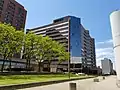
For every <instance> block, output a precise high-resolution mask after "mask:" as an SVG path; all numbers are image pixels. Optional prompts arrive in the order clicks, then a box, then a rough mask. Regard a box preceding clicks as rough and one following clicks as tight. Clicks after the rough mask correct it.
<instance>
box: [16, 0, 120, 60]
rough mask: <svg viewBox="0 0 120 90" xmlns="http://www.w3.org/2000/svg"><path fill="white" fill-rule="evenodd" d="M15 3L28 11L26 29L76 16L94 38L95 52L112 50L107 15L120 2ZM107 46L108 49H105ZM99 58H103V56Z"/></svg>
mask: <svg viewBox="0 0 120 90" xmlns="http://www.w3.org/2000/svg"><path fill="white" fill-rule="evenodd" d="M17 1H18V2H20V3H21V4H22V5H23V6H24V7H25V8H26V10H27V11H28V15H27V21H26V28H34V27H37V26H42V25H45V24H49V23H51V22H52V20H53V19H56V18H59V17H62V16H66V15H72V16H77V17H80V18H81V20H82V24H83V26H84V27H85V28H86V29H88V30H89V31H90V33H91V36H92V37H94V38H95V40H96V52H97V50H99V49H100V50H101V49H105V48H112V41H111V38H112V37H111V29H110V22H109V15H110V13H111V12H112V11H114V10H116V9H119V8H120V0H17ZM109 41H111V42H109ZM105 43H107V44H105ZM109 43H110V44H109ZM101 44H103V45H101ZM108 44H109V45H108ZM107 45H108V46H109V47H107ZM101 46H102V47H101ZM104 46H105V47H104ZM111 50H112V49H111ZM111 52H112V51H111ZM97 56H98V55H97ZM107 56H109V55H107V54H106V56H105V57H107ZM101 57H103V55H102V56H101ZM111 59H113V58H111Z"/></svg>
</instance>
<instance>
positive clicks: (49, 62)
mask: <svg viewBox="0 0 120 90" xmlns="http://www.w3.org/2000/svg"><path fill="white" fill-rule="evenodd" d="M50 64H51V61H48V72H50Z"/></svg>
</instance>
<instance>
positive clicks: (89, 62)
mask: <svg viewBox="0 0 120 90" xmlns="http://www.w3.org/2000/svg"><path fill="white" fill-rule="evenodd" d="M81 31H82V34H81V41H82V48H81V49H82V56H83V57H84V60H83V66H84V67H88V68H94V67H96V55H95V40H94V38H92V37H91V36H90V34H89V31H88V30H86V29H85V28H84V27H83V26H82V25H81Z"/></svg>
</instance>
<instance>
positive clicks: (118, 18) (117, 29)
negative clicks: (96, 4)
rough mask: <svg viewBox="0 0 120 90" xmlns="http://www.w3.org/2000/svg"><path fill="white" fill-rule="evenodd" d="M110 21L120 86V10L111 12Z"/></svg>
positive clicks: (119, 84)
mask: <svg viewBox="0 0 120 90" xmlns="http://www.w3.org/2000/svg"><path fill="white" fill-rule="evenodd" d="M110 23H111V29H112V37H113V45H114V55H115V65H116V72H117V79H118V82H117V83H118V84H117V85H118V86H119V87H120V55H119V53H120V10H117V11H114V12H112V13H111V15H110Z"/></svg>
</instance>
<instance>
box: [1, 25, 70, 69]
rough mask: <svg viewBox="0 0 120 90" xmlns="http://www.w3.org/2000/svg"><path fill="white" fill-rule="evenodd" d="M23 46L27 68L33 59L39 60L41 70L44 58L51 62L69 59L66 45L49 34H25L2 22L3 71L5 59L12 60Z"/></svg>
mask: <svg viewBox="0 0 120 90" xmlns="http://www.w3.org/2000/svg"><path fill="white" fill-rule="evenodd" d="M22 47H24V50H23V57H24V59H26V68H30V63H31V60H36V61H37V63H38V66H39V71H40V66H41V62H42V61H44V60H47V61H48V62H49V64H50V62H51V61H52V60H55V59H56V60H59V62H62V61H63V60H68V59H69V53H68V52H66V50H65V47H64V46H63V45H62V44H60V43H58V42H56V41H54V40H52V39H51V38H49V37H48V36H46V37H43V36H41V35H35V34H34V33H32V32H29V33H27V34H24V33H23V32H22V31H18V30H16V29H15V28H14V27H12V26H11V25H9V24H0V55H1V57H2V58H3V59H4V62H3V64H2V68H1V71H3V69H4V63H5V59H9V60H10V62H11V59H12V57H13V56H14V55H15V54H16V53H19V54H20V52H21V50H22ZM10 67H11V64H10Z"/></svg>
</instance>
